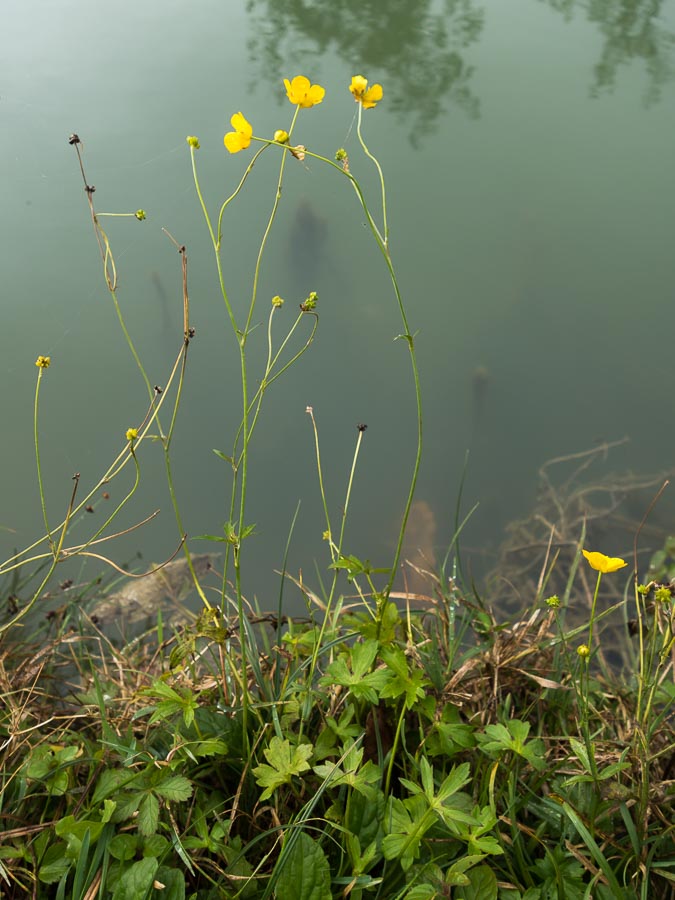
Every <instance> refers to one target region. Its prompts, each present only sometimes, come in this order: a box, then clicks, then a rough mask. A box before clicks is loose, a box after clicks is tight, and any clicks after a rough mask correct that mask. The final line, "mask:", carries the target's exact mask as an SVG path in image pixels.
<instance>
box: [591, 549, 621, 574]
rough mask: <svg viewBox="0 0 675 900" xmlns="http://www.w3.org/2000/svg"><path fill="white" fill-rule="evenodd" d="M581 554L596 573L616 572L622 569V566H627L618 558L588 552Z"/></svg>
mask: <svg viewBox="0 0 675 900" xmlns="http://www.w3.org/2000/svg"><path fill="white" fill-rule="evenodd" d="M581 552H582V553H583V554H584V556H585V557H586V559H587V560H588V564H589V565H590V567H591V568H592V569H595V570H596V572H602V573H603V574H606V573H607V572H616V571H617V569H623V567H624V566H627V565H628V563H627V562H626V561H625V560H623V559H620V558H619V557H618V556H605V554H604V553H598V552H597V551H589V550H582V551H581Z"/></svg>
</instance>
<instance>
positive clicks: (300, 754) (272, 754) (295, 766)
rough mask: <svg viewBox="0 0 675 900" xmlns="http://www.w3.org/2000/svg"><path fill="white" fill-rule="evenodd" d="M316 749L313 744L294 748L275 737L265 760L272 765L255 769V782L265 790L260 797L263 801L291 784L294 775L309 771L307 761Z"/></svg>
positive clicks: (266, 752) (287, 742)
mask: <svg viewBox="0 0 675 900" xmlns="http://www.w3.org/2000/svg"><path fill="white" fill-rule="evenodd" d="M313 750H314V747H313V746H312V745H311V744H299V745H298V746H297V747H292V746H291V742H290V741H282V740H281V739H280V738H278V737H276V736H275V737H273V738H272V740H271V741H270V745H269V747H268V748H267V750H265V758H266V759H267V762H268V763H269V764H270V765H268V766H267V765H265V764H263V765H260V766H256V767H255V769H253V774H254V775H255V780H256V781H257V783H258V785H259V786H260V787H264V788H265V790H264V791H263V792H262V794H261V795H260V799H261V800H267V799H268V797H271V796H272V794H273V793H274V792H275V790H276V789H277V788H278V787H281V785H282V784H288V783H290V781H291V779H292V777H293V776H294V775H300V774H301V773H302V772H306V771H307V770H308V769H309V763H308V762H307V760H308V759H309V757H310V756H311V755H312V752H313Z"/></svg>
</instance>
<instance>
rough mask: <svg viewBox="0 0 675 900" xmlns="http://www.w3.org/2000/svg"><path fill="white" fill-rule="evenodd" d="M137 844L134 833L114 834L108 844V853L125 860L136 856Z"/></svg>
mask: <svg viewBox="0 0 675 900" xmlns="http://www.w3.org/2000/svg"><path fill="white" fill-rule="evenodd" d="M137 846H138V837H137V836H136V835H135V834H116V835H115V837H114V838H112V840H111V841H110V843H109V844H108V851H109V852H110V855H111V856H112V857H113V858H114V859H117V860H119V861H120V862H125V861H126V860H128V859H133V858H134V857H135V856H136V847H137Z"/></svg>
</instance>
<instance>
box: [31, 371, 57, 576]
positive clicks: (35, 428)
mask: <svg viewBox="0 0 675 900" xmlns="http://www.w3.org/2000/svg"><path fill="white" fill-rule="evenodd" d="M43 372H44V369H43V368H40V369H38V379H37V384H36V385H35V401H34V404H33V442H34V444H35V462H36V464H37V477H38V490H39V492H40V505H41V507H42V518H43V521H44V523H45V532H46V536H47V540H48V541H49V546H50V549H51V551H52V554H53V555H54V557H55V558H56V547H55V546H54V541H53V540H52V532H51V529H50V527H49V519H48V518H47V500H46V498H45V490H44V484H43V482H42V466H41V464H40V438H39V428H38V422H39V408H40V385H41V384H42V373H43Z"/></svg>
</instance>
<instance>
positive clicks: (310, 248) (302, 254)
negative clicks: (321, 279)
mask: <svg viewBox="0 0 675 900" xmlns="http://www.w3.org/2000/svg"><path fill="white" fill-rule="evenodd" d="M327 236H328V223H327V221H326V220H325V219H324V218H323V216H321V215H320V214H319V213H318V212H317V211H316V209H315V208H314V207H313V206H312V204H311V203H310V201H309V200H308V199H307V198H306V197H303V198H302V199H301V200H300V202H299V203H298V205H297V207H296V210H295V214H294V216H293V222H292V224H291V228H290V232H289V244H290V252H289V259H290V261H291V265H292V269H293V272H292V274H293V281H294V282H295V284H294V287H297V288H298V290H299V291H300V293H303V294H308V293H309V291H310V290H315V289H316V279H317V275H318V273H319V272H321V271H325V266H326V259H325V254H326V239H327Z"/></svg>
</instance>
